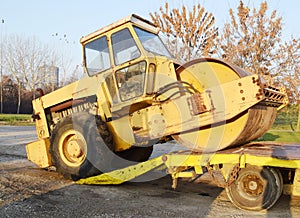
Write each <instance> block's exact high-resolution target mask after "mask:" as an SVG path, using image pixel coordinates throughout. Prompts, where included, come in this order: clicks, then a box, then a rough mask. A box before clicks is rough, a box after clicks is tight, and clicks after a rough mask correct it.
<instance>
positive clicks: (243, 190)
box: [76, 142, 300, 211]
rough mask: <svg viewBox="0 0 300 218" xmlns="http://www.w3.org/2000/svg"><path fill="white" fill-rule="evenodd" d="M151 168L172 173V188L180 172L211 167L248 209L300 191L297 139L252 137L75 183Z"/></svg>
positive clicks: (192, 176) (128, 176)
mask: <svg viewBox="0 0 300 218" xmlns="http://www.w3.org/2000/svg"><path fill="white" fill-rule="evenodd" d="M155 169H159V170H165V172H166V173H167V174H170V175H171V176H172V179H173V184H172V188H173V189H175V188H176V186H177V182H178V179H180V178H185V179H189V180H190V181H195V180H196V179H198V178H199V177H201V176H202V175H203V174H204V173H209V175H210V176H211V178H212V181H213V182H214V183H215V184H216V185H217V186H219V187H222V188H225V189H226V193H227V195H228V198H229V199H230V201H231V202H232V203H233V204H234V205H235V206H237V207H238V208H241V209H246V210H254V211H260V210H268V209H270V208H271V207H272V206H273V205H274V204H275V203H276V202H277V200H278V199H279V197H280V196H281V195H282V194H288V195H291V196H300V144H283V143H276V142H252V143H248V144H245V145H243V146H241V147H237V148H231V149H226V150H222V151H217V152H213V153H201V152H193V151H189V150H184V151H176V152H172V153H168V154H164V155H161V156H158V157H156V158H153V159H150V160H148V161H145V162H142V163H138V164H136V165H132V166H129V167H126V168H123V169H118V170H114V171H111V172H107V173H103V174H100V175H97V176H93V177H89V178H82V179H80V180H78V181H76V183H77V184H89V185H119V184H122V183H124V182H127V181H131V180H133V179H135V178H137V177H139V176H141V175H143V174H145V173H148V172H150V171H152V170H155ZM220 175H221V176H220ZM220 178H221V179H220Z"/></svg>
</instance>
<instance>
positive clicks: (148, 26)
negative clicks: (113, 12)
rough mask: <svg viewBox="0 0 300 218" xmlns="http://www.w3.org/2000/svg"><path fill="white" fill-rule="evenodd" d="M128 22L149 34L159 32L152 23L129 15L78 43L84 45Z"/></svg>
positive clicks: (134, 15)
mask: <svg viewBox="0 0 300 218" xmlns="http://www.w3.org/2000/svg"><path fill="white" fill-rule="evenodd" d="M129 22H131V23H133V24H137V25H138V26H140V27H142V28H145V29H147V30H149V31H151V32H154V33H156V34H157V33H158V32H159V28H158V27H157V26H155V25H154V23H152V22H150V21H148V20H146V19H144V18H142V17H140V16H138V15H136V14H131V15H129V16H127V17H125V18H123V19H121V20H119V21H116V22H114V23H112V24H110V25H108V26H106V27H103V28H101V29H98V30H96V31H95V32H92V33H90V34H88V35H86V36H83V37H81V39H80V43H82V44H83V43H85V42H86V41H88V40H90V39H92V38H95V37H97V36H99V35H101V34H103V33H105V32H107V31H109V30H112V29H114V28H116V27H119V26H121V25H123V24H126V23H129Z"/></svg>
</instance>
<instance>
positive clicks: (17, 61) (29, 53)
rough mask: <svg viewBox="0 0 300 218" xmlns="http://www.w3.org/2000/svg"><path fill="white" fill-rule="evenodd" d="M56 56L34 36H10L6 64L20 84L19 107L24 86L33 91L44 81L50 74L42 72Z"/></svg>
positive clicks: (6, 47)
mask: <svg viewBox="0 0 300 218" xmlns="http://www.w3.org/2000/svg"><path fill="white" fill-rule="evenodd" d="M54 61H55V58H53V53H52V52H51V51H50V49H49V48H48V47H47V46H45V45H43V44H41V43H40V42H38V41H37V40H36V39H35V38H34V37H31V38H23V37H20V36H17V35H14V36H10V37H9V38H8V39H7V43H6V45H5V64H6V69H7V71H8V72H9V73H10V74H12V75H13V79H14V80H15V81H16V82H17V84H18V87H19V88H18V108H17V113H19V111H20V104H21V95H22V93H21V92H22V88H23V87H24V88H26V89H27V90H29V91H31V92H32V93H33V98H35V88H36V85H37V84H40V83H43V82H44V81H45V80H47V79H48V77H49V76H50V75H49V74H45V73H42V72H41V69H42V68H43V66H45V65H51V64H52V65H53V64H55V63H54Z"/></svg>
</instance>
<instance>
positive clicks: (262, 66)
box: [218, 1, 284, 80]
mask: <svg viewBox="0 0 300 218" xmlns="http://www.w3.org/2000/svg"><path fill="white" fill-rule="evenodd" d="M267 9H268V5H267V2H262V3H261V5H260V8H259V9H258V10H257V9H255V8H254V9H253V10H252V13H251V10H250V8H249V7H247V6H245V5H244V3H243V1H240V4H239V6H238V8H237V13H236V14H235V13H234V11H233V10H232V9H230V10H229V14H230V22H229V23H226V24H225V25H224V29H223V32H222V34H220V37H219V38H218V45H219V48H220V49H219V56H220V57H222V58H224V59H227V60H229V61H230V62H233V63H235V64H237V65H238V66H240V67H242V68H245V69H247V70H249V71H252V72H254V73H256V74H260V75H262V76H264V77H265V78H266V79H268V80H270V78H271V77H270V75H273V76H278V75H279V74H278V72H282V71H284V69H281V68H282V67H283V65H281V64H280V63H279V62H278V60H280V59H281V58H282V57H280V55H281V54H280V52H279V51H280V50H281V49H280V45H281V44H282V40H281V35H282V26H283V24H282V18H281V17H278V16H277V11H276V10H274V11H272V12H271V13H270V15H268V13H267Z"/></svg>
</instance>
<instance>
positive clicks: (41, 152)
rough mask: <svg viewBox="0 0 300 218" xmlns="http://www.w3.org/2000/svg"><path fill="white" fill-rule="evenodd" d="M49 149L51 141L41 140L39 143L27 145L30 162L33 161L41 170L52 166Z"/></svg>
mask: <svg viewBox="0 0 300 218" xmlns="http://www.w3.org/2000/svg"><path fill="white" fill-rule="evenodd" d="M49 147H50V142H49V139H40V140H38V141H35V142H32V143H29V144H28V145H26V153H27V157H28V160H30V161H32V162H33V163H35V164H36V165H37V166H39V167H41V168H46V167H49V166H51V165H52V162H51V156H50V154H49Z"/></svg>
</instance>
